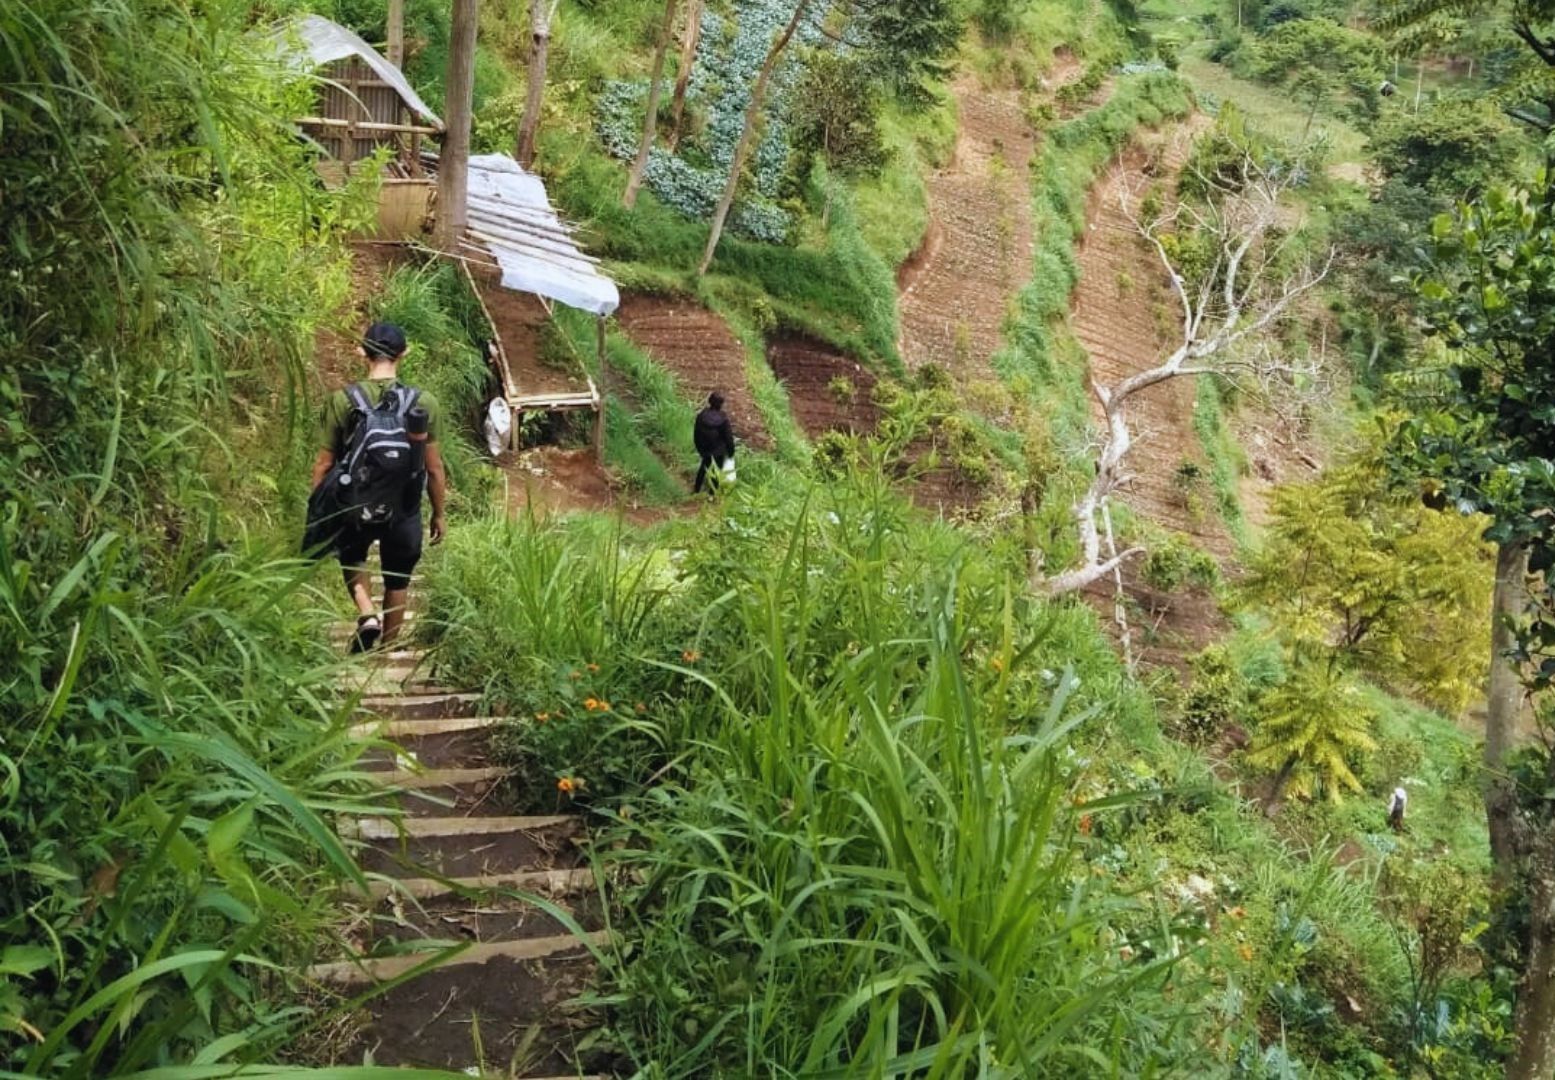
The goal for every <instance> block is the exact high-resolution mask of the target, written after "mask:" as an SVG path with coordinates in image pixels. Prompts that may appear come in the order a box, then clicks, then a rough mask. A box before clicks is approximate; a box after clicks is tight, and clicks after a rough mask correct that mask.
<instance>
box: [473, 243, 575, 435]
mask: <svg viewBox="0 0 1555 1080" xmlns="http://www.w3.org/2000/svg"><path fill="white" fill-rule="evenodd" d="M466 250H467V251H468V250H469V248H468V247H467V248H466ZM472 264H474V265H476V266H478V267H484V268H486V269H498V267H497V265H496V263H494V262H492V261H491V258H490V255H489V254H487V253H485V252H482V251H480V250H479V249H476V250H475V251H471V252H470V257H469V258H467V259H466V260H465V261H463V262H462V263H461V264H460V265H461V266H463V267H464V277H465V281H466V283H467V284H468V285H469V286H470V292H471V293H473V294H474V295H475V299H476V300H477V301H478V302H479V303H480V306H481V314H482V315H484V316H485V318H486V325H487V326H490V327H491V357H490V359H491V363H492V366H493V367H494V368H496V371H497V378H498V380H499V381H500V382H501V383H502V399H503V400H504V401H506V402H507V403H508V408H509V409H511V410H512V411H513V428H512V431H511V433H510V434H509V436H508V448H509V449H513V450H516V449H518V433H519V430H520V428H521V426H522V423H521V422H522V420H523V418H524V413H525V412H526V411H529V412H577V411H580V410H584V409H591V410H593V413H594V427H593V434H592V437H591V442H592V443H593V447H594V458H595V460H597V461H599V462H600V463H601V464H603V463H604V460H605V397H604V395H603V394H602V393H600V391H599V387H598V386H596V385H595V384H594V380H593V379H592V378H589V376H588V375H586V374H585V375H584V376H583V378H584V381H585V382H587V383H588V389H587V390H578V391H575V392H571V393H567V392H551V391H543V390H541V391H536V390H532V389H530V388H528V387H525V386H524V385H523V384H522V381H521V380H520V379H519V378H518V377H517V376H516V375H515V374H514V368H513V364H512V363H511V362H510V360H509V359H508V350H507V346H506V345H505V344H504V343H503V340H502V333H501V331H500V330H499V329H498V327H497V320H496V319H494V318H493V317H492V314H491V309H490V308H488V307H487V306H486V301H485V299H484V298H483V297H482V296H481V287H480V283H479V282H477V281H476V279H475V274H474V273H473V272H472V271H471V269H470V267H471V265H472ZM540 302H541V303H542V304H544V305H545V308H546V312H547V313H549V312H550V311H551V306H550V304H549V303H548V302H547V301H546V299H545V298H544V297H541V298H540ZM597 321H598V326H599V370H600V374H601V375H603V374H604V371H605V320H604V317H603V316H599V317H598V319H597Z"/></svg>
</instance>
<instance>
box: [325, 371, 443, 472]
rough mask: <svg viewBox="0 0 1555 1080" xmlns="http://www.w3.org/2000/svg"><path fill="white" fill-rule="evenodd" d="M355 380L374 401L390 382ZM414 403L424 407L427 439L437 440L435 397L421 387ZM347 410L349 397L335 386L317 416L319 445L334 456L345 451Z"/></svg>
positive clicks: (438, 415) (439, 418) (439, 415)
mask: <svg viewBox="0 0 1555 1080" xmlns="http://www.w3.org/2000/svg"><path fill="white" fill-rule="evenodd" d="M358 381H359V382H360V383H361V386H362V389H363V390H364V391H365V392H366V394H367V400H368V401H370V402H372V403H373V404H375V405H376V404H377V403H378V401H379V400H380V399H381V398H382V397H383V392H384V391H385V390H387V389H388V388H389V387H390V386H392V385H394V380H393V379H360V380H358ZM416 405H417V406H419V407H420V408H423V409H425V410H426V411H427V442H437V439H438V434H439V431H438V429H439V428H440V427H441V426H442V409H441V408H439V406H438V404H437V398H435V397H433V396H432V395H431V394H429V393H427V392H426V391H425V390H423V391H421V393H420V395H419V396H418V397H417V398H416ZM351 412H352V407H351V399H350V398H349V397H347V396H346V392H345V391H344V390H336V391H335V392H334V393H333V394H331V395H329V400H327V401H326V402H324V413H323V415H322V416H321V417H320V419H319V445H320V446H321V447H323V448H324V449H325V450H328V451H330V452H332V453H333V454H334V455H335V458H336V459H337V460H338V459H339V457H340V455H341V454H343V453H344V452H345V448H346V437H347V436H348V435H349V434H350V433H351V432H350V424H351Z"/></svg>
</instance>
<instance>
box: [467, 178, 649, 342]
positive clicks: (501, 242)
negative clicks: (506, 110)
mask: <svg viewBox="0 0 1555 1080" xmlns="http://www.w3.org/2000/svg"><path fill="white" fill-rule="evenodd" d="M469 200H470V201H469V206H470V213H469V222H470V224H469V236H470V239H471V241H472V242H474V243H475V244H477V245H479V246H480V247H483V248H485V249H486V250H487V251H489V252H491V255H492V258H494V259H496V261H497V265H498V266H499V267H501V269H502V285H503V287H504V288H508V289H514V290H517V291H518V292H527V293H535V294H537V295H539V296H544V297H547V298H549V299H551V300H555V301H557V302H558V303H562V304H566V305H567V306H568V307H573V308H579V309H580V310H583V311H587V312H591V313H592V314H595V315H609V314H610V313H611V312H613V311H615V309H616V308H617V307H619V306H620V304H621V294H620V293H619V292H618V291H617V290H616V285H615V282H613V281H611V280H610V279H609V278H607V277H606V276H605V275H604V274H601V273H600V272H599V269H598V267H597V266H595V264H594V261H593V260H592V259H590V258H588V257H587V256H585V255H584V254H583V253H582V252H581V251H579V250H578V247H577V245H576V244H574V243H573V242H572V239H571V236H570V231H569V229H568V227H567V226H566V225H564V224H562V222H561V220H560V219H559V218H558V217H557V216H556V211H555V210H554V209H552V208H551V201H550V199H548V198H547V197H546V194H545V184H544V183H542V182H541V180H540V178H539V177H538V176H536V175H534V174H533V173H529V172H525V171H524V170H523V168H521V167H520V166H519V164H518V162H516V161H514V160H513V159H512V158H510V157H508V156H507V155H506V154H482V155H479V156H477V157H472V158H471V159H470V182H469Z"/></svg>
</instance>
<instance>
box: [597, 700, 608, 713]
mask: <svg viewBox="0 0 1555 1080" xmlns="http://www.w3.org/2000/svg"><path fill="white" fill-rule="evenodd" d="M599 711H600V712H609V711H610V702H608V701H601V702H600V703H599Z"/></svg>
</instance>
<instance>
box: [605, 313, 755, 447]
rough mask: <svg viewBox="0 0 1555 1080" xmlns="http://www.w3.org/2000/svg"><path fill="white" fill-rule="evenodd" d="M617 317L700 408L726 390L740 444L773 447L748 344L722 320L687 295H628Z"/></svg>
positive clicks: (731, 417) (726, 405) (727, 408)
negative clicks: (748, 361) (748, 362)
mask: <svg viewBox="0 0 1555 1080" xmlns="http://www.w3.org/2000/svg"><path fill="white" fill-rule="evenodd" d="M616 318H617V320H619V322H620V324H621V329H622V330H624V331H625V332H626V336H627V337H629V338H631V339H632V341H633V343H634V344H636V345H637V347H638V348H640V349H642V350H643V352H645V353H647V354H648V355H649V356H650V357H651V358H652V359H653V361H654V362H655V363H657V364H659V365H660V366H661V367H663V368H664V369H665V370H667V371H669V372H670V373H671V374H673V375H674V376H675V379H676V381H677V382H678V383H679V384H680V388H681V392H682V393H683V394H684V395H685V396H686V397H687V398H688V399H690V400H691V401H693V402H695V403H696V404H697V405H698V406H699V407H700V406H701V404H702V403H703V402H704V401H705V400H706V398H707V395H708V394H710V393H713V392H714V391H717V392H718V393H720V394H722V395H723V397H724V409H725V411H726V412H728V414H729V418H730V420H731V421H732V422H733V424H734V430H735V435H736V437H737V438H738V439H739V441H740V442H741V443H745V444H748V445H750V446H752V447H755V448H756V449H758V450H765V449H768V448H769V447H770V446H771V445H772V440H771V438H770V437H769V436H768V435H767V428H766V425H765V424H764V423H763V422H762V419H761V412H760V410H758V409H757V408H756V401H755V398H753V397H752V396H751V390H750V381H749V379H748V378H747V377H746V373H745V346H744V345H743V344H741V342H740V341H739V339H738V338H736V337H735V336H734V334H733V333H731V332H730V330H729V325H728V324H727V323H725V322H724V321H723V319H721V318H719V317H718V316H717V315H716V314H714V313H713V312H711V311H708V310H707V309H706V308H704V307H702V306H701V305H699V304H697V303H695V302H694V301H691V300H687V299H685V298H683V297H675V296H654V295H650V294H646V293H628V294H627V295H625V296H623V297H622V298H621V306H620V308H619V309H617V311H616ZM686 437H687V438H688V439H689V438H690V437H691V433H690V432H687V433H686Z"/></svg>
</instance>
